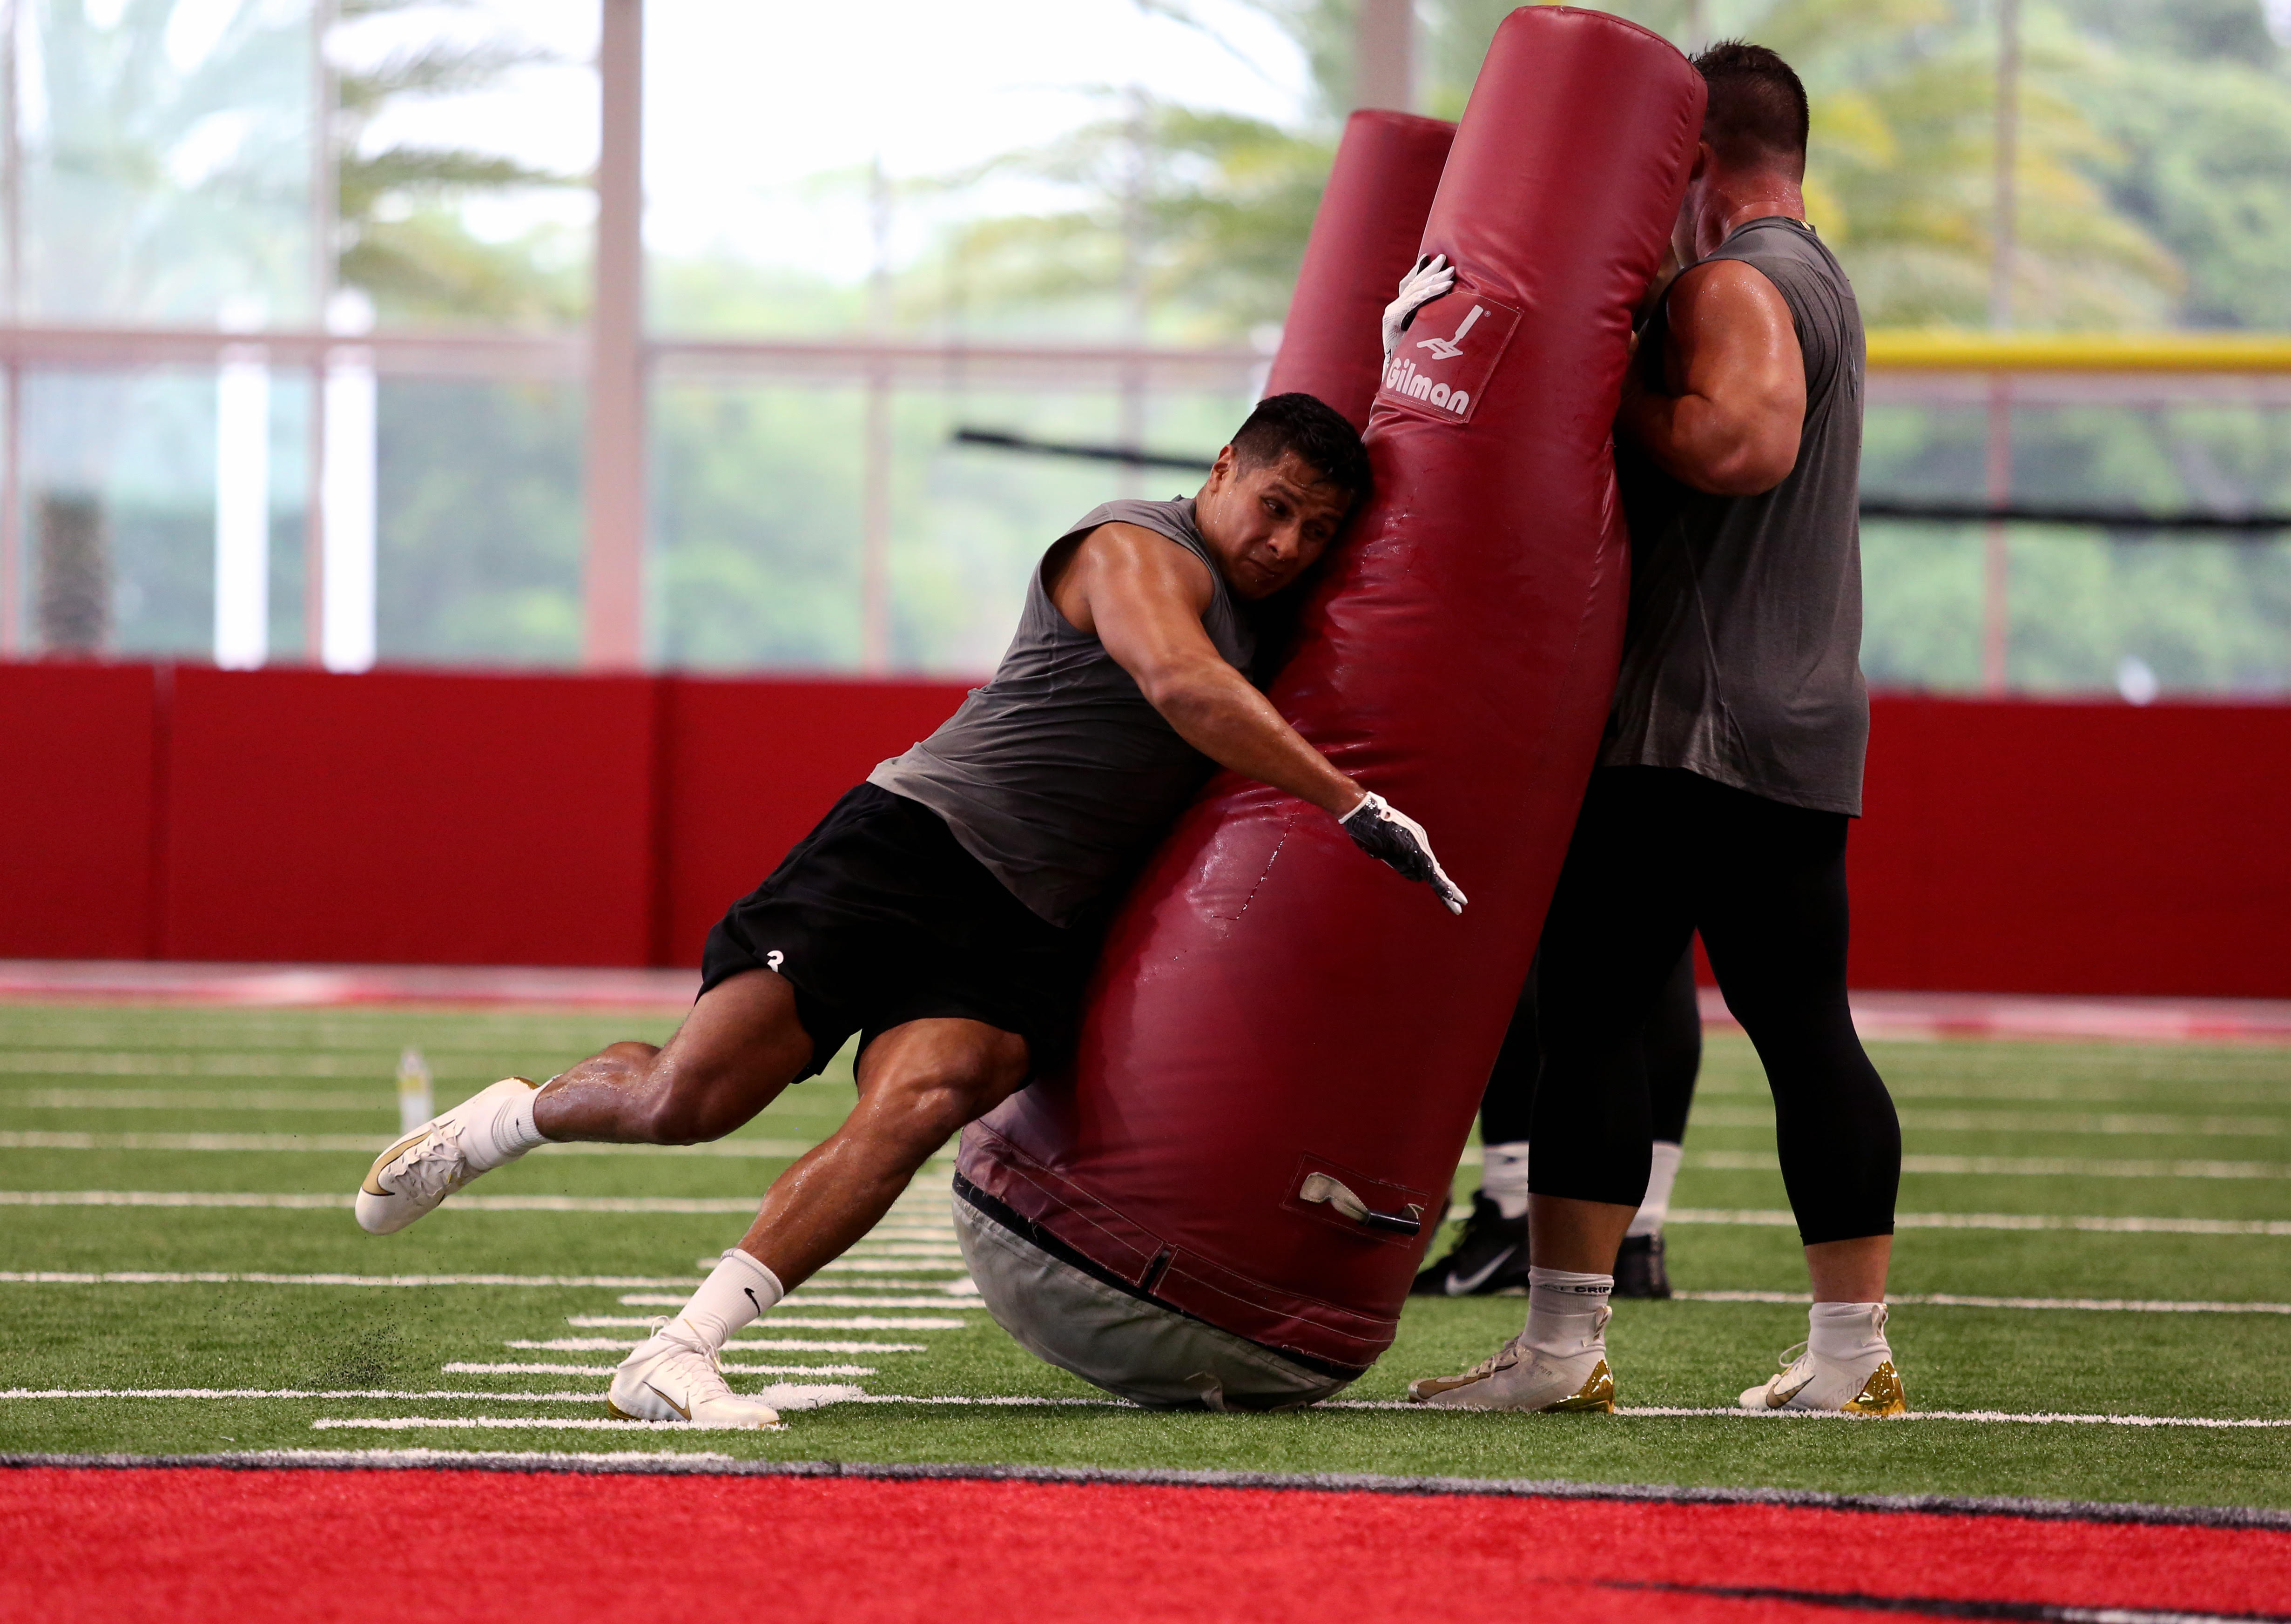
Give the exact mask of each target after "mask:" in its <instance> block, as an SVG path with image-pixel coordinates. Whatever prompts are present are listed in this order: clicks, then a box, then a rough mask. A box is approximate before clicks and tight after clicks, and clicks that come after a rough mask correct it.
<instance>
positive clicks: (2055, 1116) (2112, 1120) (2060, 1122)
mask: <svg viewBox="0 0 2291 1624" xmlns="http://www.w3.org/2000/svg"><path fill="white" fill-rule="evenodd" d="M1896 1109H1897V1111H1898V1113H1899V1114H1900V1116H1901V1126H1902V1127H1903V1128H1906V1129H1914V1130H1923V1131H1925V1132H1928V1133H2063V1134H2100V1135H2118V1134H2122V1135H2131V1136H2135V1137H2138V1138H2150V1137H2154V1136H2158V1135H2164V1136H2171V1135H2183V1136H2186V1137H2189V1138H2215V1137H2218V1138H2239V1139H2241V1138H2255V1137H2259V1138H2264V1137H2267V1136H2271V1135H2277V1134H2281V1133H2284V1132H2287V1131H2291V1121H2287V1120H2286V1119H2285V1118H2282V1117H2279V1116H2166V1115H2144V1114H2141V1113H2134V1112H2102V1113H2095V1112H2087V1111H1982V1110H1972V1111H1963V1110H1959V1111H1943V1110H1931V1109H1927V1108H1925V1107H1924V1106H1922V1105H1902V1106H1899V1107H1897V1108H1896ZM1773 1125H1774V1113H1773V1106H1772V1105H1721V1104H1716V1103H1706V1102H1702V1101H1697V1102H1696V1104H1695V1107H1694V1126H1695V1127H1697V1128H1772V1127H1773Z"/></svg>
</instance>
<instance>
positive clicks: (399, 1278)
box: [0, 1269, 2291, 1369]
mask: <svg viewBox="0 0 2291 1624" xmlns="http://www.w3.org/2000/svg"><path fill="white" fill-rule="evenodd" d="M867 1283H868V1284H869V1285H870V1286H872V1287H875V1288H877V1289H879V1290H895V1289H900V1288H904V1287H910V1286H926V1285H928V1286H929V1287H930V1289H931V1290H932V1291H933V1292H934V1293H935V1295H932V1296H928V1297H911V1298H903V1297H888V1296H886V1297H825V1296H816V1295H811V1294H808V1293H802V1292H799V1293H798V1294H797V1295H795V1296H793V1297H790V1298H785V1299H784V1302H785V1304H786V1305H787V1306H791V1307H795V1308H802V1307H805V1306H811V1307H821V1308H951V1309H955V1310H956V1311H958V1312H961V1311H965V1310H969V1309H970V1308H971V1307H972V1306H973V1305H972V1304H970V1303H967V1302H964V1301H963V1300H962V1299H963V1298H966V1297H968V1298H976V1297H977V1287H976V1286H973V1285H971V1284H970V1282H968V1281H963V1282H956V1285H951V1286H947V1287H944V1288H942V1287H940V1286H938V1285H936V1283H935V1282H925V1281H882V1282H872V1281H871V1282H867ZM689 1284H690V1282H687V1281H683V1280H678V1279H660V1278H655V1277H652V1276H647V1275H640V1274H256V1273H251V1272H223V1271H220V1270H217V1271H193V1272H186V1273H161V1272H158V1271H148V1270H138V1269H107V1270H103V1271H101V1272H78V1271H71V1270H63V1269H28V1270H27V1269H11V1270H0V1285H63V1286H92V1285H125V1286H188V1285H269V1286H341V1287H350V1288H359V1289H365V1288H374V1287H385V1288H390V1287H394V1288H406V1287H422V1286H518V1287H539V1288H544V1289H567V1288H571V1289H591V1288H598V1289H605V1290H611V1289H614V1288H617V1287H622V1286H670V1287H679V1288H681V1287H687V1286H688V1285H689ZM958 1287H961V1288H967V1289H964V1290H958V1289H957V1288H958ZM690 1297H691V1292H690V1291H689V1290H675V1291H656V1292H655V1291H630V1292H625V1293H623V1294H622V1295H621V1296H620V1297H619V1298H618V1300H619V1302H620V1303H621V1305H622V1306H623V1307H630V1308H680V1307H682V1306H684V1304H685V1303H686V1302H687V1301H688V1300H689V1299H690ZM1672 1299H1673V1300H1674V1301H1677V1302H1689V1303H1805V1302H1810V1301H1812V1300H1813V1299H1812V1298H1810V1297H1808V1296H1807V1294H1806V1293H1805V1292H1803V1291H1757V1290H1740V1291H1677V1292H1674V1293H1672ZM1887 1300H1888V1301H1890V1302H1892V1303H1893V1305H1894V1306H1925V1307H1941V1308H2031V1309H2071V1310H2078V1311H2083V1312H2091V1313H2113V1314H2291V1303H2265V1302H2241V1303H2239V1302H2215V1301H2198V1302H2180V1301H2173V1300H2168V1299H2160V1298H2098V1297H1975V1296H1967V1295H1964V1294H1961V1293H1957V1292H1946V1291H1933V1292H1897V1293H1895V1294H1893V1296H1892V1297H1890V1298H1888V1299H1887ZM775 1317H776V1315H775ZM567 1323H568V1324H572V1325H576V1326H584V1327H591V1328H595V1327H607V1326H630V1327H636V1326H643V1325H648V1324H650V1323H651V1322H650V1321H649V1320H647V1319H645V1318H643V1317H641V1316H622V1315H617V1314H578V1315H573V1316H570V1317H569V1318H568V1319H567ZM780 1323H786V1322H785V1321H781V1322H780ZM630 1346H633V1344H631V1345H630ZM448 1368H452V1367H448ZM470 1368H472V1369H475V1368H478V1367H470ZM486 1368H490V1367H486ZM502 1368H504V1369H526V1368H529V1367H526V1366H504V1367H502ZM530 1368H538V1367H530ZM561 1368H565V1369H576V1368H585V1367H575V1366H566V1367H561ZM598 1368H599V1369H602V1368H607V1367H602V1366H599V1367H598Z"/></svg>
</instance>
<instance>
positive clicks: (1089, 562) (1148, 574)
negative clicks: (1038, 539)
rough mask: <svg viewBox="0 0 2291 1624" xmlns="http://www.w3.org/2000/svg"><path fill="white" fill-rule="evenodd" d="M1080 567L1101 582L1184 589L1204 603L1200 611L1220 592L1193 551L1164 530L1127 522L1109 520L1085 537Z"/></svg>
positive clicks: (1198, 605) (1080, 548) (1078, 550)
mask: <svg viewBox="0 0 2291 1624" xmlns="http://www.w3.org/2000/svg"><path fill="white" fill-rule="evenodd" d="M1074 563H1075V564H1076V565H1078V566H1080V567H1081V571H1085V572H1087V573H1088V574H1089V575H1090V576H1092V577H1093V578H1095V579H1097V580H1102V581H1113V580H1120V581H1123V582H1126V583H1134V584H1136V585H1137V586H1139V587H1144V588H1146V589H1147V590H1151V589H1152V588H1153V587H1155V586H1162V585H1169V586H1178V585H1182V586H1183V588H1184V589H1185V591H1186V594H1187V596H1189V597H1192V598H1195V599H1198V600H1199V601H1198V602H1197V603H1196V604H1195V605H1194V607H1195V608H1196V609H1201V608H1206V607H1209V601H1210V597H1211V596H1212V595H1214V593H1215V592H1216V590H1217V582H1216V578H1215V577H1214V576H1213V575H1211V574H1210V567H1209V566H1208V565H1207V564H1205V563H1203V562H1202V559H1201V558H1200V556H1199V555H1198V554H1196V553H1195V552H1194V551H1193V550H1192V549H1191V548H1188V547H1183V546H1180V545H1179V544H1178V543H1176V542H1173V541H1171V540H1170V538H1169V537H1168V536H1166V535H1162V533H1161V532H1160V531H1158V530H1149V529H1147V528H1146V527H1145V526H1143V525H1133V524H1129V523H1128V522H1126V521H1124V520H1121V519H1111V520H1108V521H1107V522H1106V523H1105V524H1102V525H1100V526H1098V527H1097V528H1096V529H1094V530H1091V531H1089V532H1088V533H1087V534H1085V535H1083V536H1082V537H1081V542H1080V544H1079V546H1078V547H1077V548H1076V550H1075V552H1074Z"/></svg>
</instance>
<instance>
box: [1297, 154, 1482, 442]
mask: <svg viewBox="0 0 2291 1624" xmlns="http://www.w3.org/2000/svg"><path fill="white" fill-rule="evenodd" d="M1455 139H1456V126H1455V125H1451V124H1448V123H1445V122H1443V120H1440V119H1437V118H1419V117H1415V116H1414V115H1412V114H1409V113H1387V112H1382V111H1378V110H1363V111H1362V112H1358V113H1355V114H1354V115H1353V116H1352V117H1350V118H1348V119H1346V121H1345V134H1344V139H1343V140H1342V141H1339V142H1338V143H1337V158H1336V162H1335V164H1334V165H1332V166H1331V167H1330V171H1329V185H1328V189H1327V190H1325V191H1324V192H1323V193H1322V197H1321V206H1320V207H1319V209H1317V210H1316V211H1314V215H1313V235H1312V237H1310V238H1309V239H1308V240H1307V241H1306V245H1305V261H1304V264H1303V266H1302V267H1301V268H1300V269H1298V273H1297V289H1296V292H1295V293H1293V294H1292V295H1291V296H1290V301H1289V315H1288V318H1287V319H1286V320H1285V321H1284V322H1283V323H1282V344H1281V353H1280V354H1279V355H1277V356H1275V357H1274V358H1273V366H1272V369H1271V370H1270V371H1269V372H1268V373H1267V374H1266V380H1265V392H1266V394H1267V395H1286V394H1290V393H1291V392H1292V391H1293V392H1295V393H1298V394H1304V395H1311V396H1314V398H1318V399H1320V400H1323V401H1325V402H1327V403H1328V404H1329V405H1330V406H1334V407H1335V408H1336V409H1337V410H1338V411H1339V412H1341V413H1343V414H1345V416H1346V417H1348V418H1350V419H1351V420H1352V425H1353V427H1354V428H1355V429H1365V428H1367V427H1368V414H1369V406H1370V405H1371V402H1372V401H1373V400H1374V399H1375V398H1376V385H1377V379H1378V377H1379V375H1380V374H1382V373H1383V371H1384V341H1383V337H1382V326H1381V324H1382V320H1383V316H1384V307H1385V305H1386V304H1387V302H1388V301H1390V300H1391V298H1392V295H1393V290H1394V289H1395V288H1397V287H1398V286H1399V285H1400V278H1401V277H1403V276H1404V275H1406V274H1407V271H1408V268H1409V267H1410V266H1411V265H1413V264H1415V263H1416V253H1417V246H1418V244H1419V241H1420V240H1421V238H1422V237H1423V235H1424V217H1425V215H1426V214H1427V213H1430V212H1431V208H1432V198H1433V196H1434V194H1435V193H1436V192H1437V191H1438V190H1439V189H1440V171H1441V169H1442V167H1443V165H1446V163H1447V161H1448V149H1449V147H1450V146H1451V144H1453V142H1454V141H1455Z"/></svg>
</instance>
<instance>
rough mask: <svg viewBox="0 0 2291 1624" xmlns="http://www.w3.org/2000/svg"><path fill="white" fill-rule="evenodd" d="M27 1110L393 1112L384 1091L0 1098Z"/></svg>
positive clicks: (46, 1092) (75, 1093)
mask: <svg viewBox="0 0 2291 1624" xmlns="http://www.w3.org/2000/svg"><path fill="white" fill-rule="evenodd" d="M11 1105H12V1106H15V1107H16V1108H18V1109H20V1110H25V1111H363V1112H365V1113H367V1114H368V1115H374V1114H376V1113H389V1112H394V1111H395V1110H396V1109H397V1105H398V1100H397V1098H396V1097H395V1096H394V1095H392V1094H391V1093H390V1091H389V1089H387V1088H385V1087H377V1088H375V1089H371V1090H369V1091H368V1092H366V1093H362V1094H350V1093H345V1092H343V1091H342V1089H270V1090H268V1091H262V1090H248V1089H231V1090H220V1089H18V1090H17V1091H16V1092H14V1093H12V1094H0V1107H4V1106H11Z"/></svg>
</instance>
